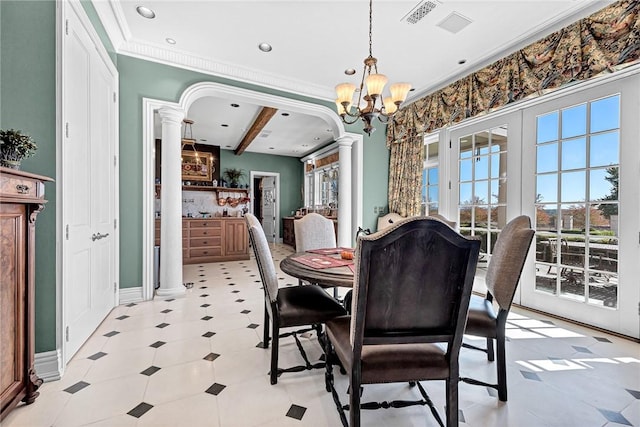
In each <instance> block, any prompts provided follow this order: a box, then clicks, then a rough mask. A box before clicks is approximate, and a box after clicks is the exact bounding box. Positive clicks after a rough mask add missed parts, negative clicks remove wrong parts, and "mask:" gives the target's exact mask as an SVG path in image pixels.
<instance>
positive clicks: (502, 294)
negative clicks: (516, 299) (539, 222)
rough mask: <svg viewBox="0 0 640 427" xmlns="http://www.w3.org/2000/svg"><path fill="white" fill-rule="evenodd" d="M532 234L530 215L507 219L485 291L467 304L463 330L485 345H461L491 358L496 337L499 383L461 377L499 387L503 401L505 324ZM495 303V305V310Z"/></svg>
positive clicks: (491, 264) (466, 380)
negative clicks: (465, 324) (465, 323)
mask: <svg viewBox="0 0 640 427" xmlns="http://www.w3.org/2000/svg"><path fill="white" fill-rule="evenodd" d="M534 234H535V232H534V230H533V229H532V228H531V219H530V218H529V217H528V216H526V215H522V216H519V217H517V218H514V219H513V220H511V221H509V222H508V223H507V225H506V226H505V227H504V228H503V229H502V231H501V232H500V234H499V235H498V239H497V241H496V244H495V245H494V247H493V253H492V254H491V259H490V261H489V265H488V267H487V275H486V279H485V281H486V285H487V294H486V296H485V297H480V296H477V295H473V296H472V297H471V302H470V305H469V318H468V320H467V328H466V331H465V334H468V335H474V336H479V337H483V338H486V340H487V347H486V348H480V347H477V346H474V345H471V344H468V343H463V344H462V345H463V347H465V348H471V349H474V350H480V351H484V352H485V353H487V359H488V360H489V361H491V362H492V361H494V360H495V356H494V346H493V341H494V340H495V341H496V355H497V359H498V360H497V363H496V368H497V377H498V383H497V384H490V383H486V382H484V381H479V380H476V379H473V378H467V377H464V378H461V380H462V381H464V382H466V383H469V384H473V385H481V386H485V387H491V388H494V389H496V390H498V398H499V399H500V400H501V401H503V402H506V401H507V366H506V354H505V353H506V349H505V325H506V323H507V316H508V315H509V310H510V309H511V303H512V302H513V296H514V295H515V293H516V288H517V287H518V281H519V280H520V275H521V273H522V268H523V267H524V262H525V260H526V258H527V254H528V253H529V247H530V246H531V241H532V240H533V235H534ZM494 303H495V304H496V305H497V313H496V310H495V308H494Z"/></svg>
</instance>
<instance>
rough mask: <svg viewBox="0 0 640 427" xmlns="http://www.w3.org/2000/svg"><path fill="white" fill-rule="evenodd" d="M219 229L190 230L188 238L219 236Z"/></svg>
mask: <svg viewBox="0 0 640 427" xmlns="http://www.w3.org/2000/svg"><path fill="white" fill-rule="evenodd" d="M220 235H221V229H220V228H192V229H191V230H190V233H189V236H190V237H191V238H193V237H211V236H214V237H215V236H220Z"/></svg>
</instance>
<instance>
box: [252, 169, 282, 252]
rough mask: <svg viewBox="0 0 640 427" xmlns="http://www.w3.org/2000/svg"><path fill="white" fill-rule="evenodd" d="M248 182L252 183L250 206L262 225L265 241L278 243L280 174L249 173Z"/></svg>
mask: <svg viewBox="0 0 640 427" xmlns="http://www.w3.org/2000/svg"><path fill="white" fill-rule="evenodd" d="M250 181H251V182H252V183H254V186H253V189H252V191H251V206H252V207H253V212H254V213H255V214H256V217H257V218H258V219H259V220H260V223H261V224H262V228H263V229H264V234H265V235H266V237H267V241H268V242H269V243H277V242H280V241H281V239H280V218H281V215H280V174H279V173H277V172H260V171H251V172H250ZM256 183H257V184H256ZM258 213H259V215H258Z"/></svg>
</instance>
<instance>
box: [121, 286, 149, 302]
mask: <svg viewBox="0 0 640 427" xmlns="http://www.w3.org/2000/svg"><path fill="white" fill-rule="evenodd" d="M143 300H144V299H143V298H142V286H138V287H135V288H120V302H119V304H121V305H122V304H129V303H131V302H141V301H143Z"/></svg>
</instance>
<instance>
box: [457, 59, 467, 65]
mask: <svg viewBox="0 0 640 427" xmlns="http://www.w3.org/2000/svg"><path fill="white" fill-rule="evenodd" d="M465 62H467V60H466V59H461V60H460V61H458V64H460V65H462V64H464V63H465Z"/></svg>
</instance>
